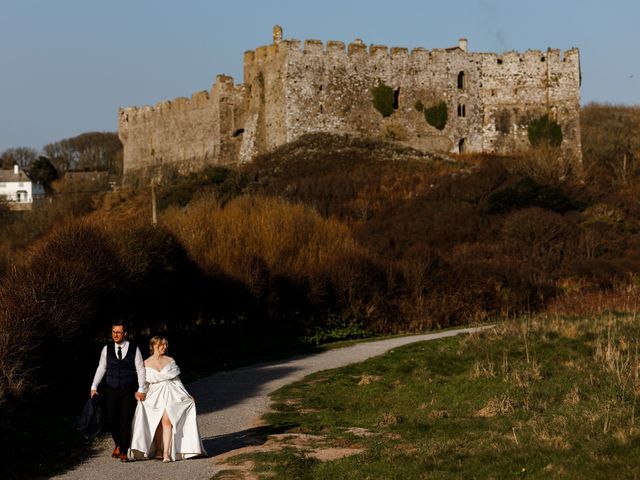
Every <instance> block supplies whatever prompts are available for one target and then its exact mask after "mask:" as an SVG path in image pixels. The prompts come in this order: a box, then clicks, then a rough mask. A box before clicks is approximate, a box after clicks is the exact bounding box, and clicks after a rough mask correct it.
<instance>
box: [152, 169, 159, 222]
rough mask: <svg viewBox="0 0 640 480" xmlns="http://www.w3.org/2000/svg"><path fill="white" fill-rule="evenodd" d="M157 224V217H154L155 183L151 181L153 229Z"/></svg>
mask: <svg viewBox="0 0 640 480" xmlns="http://www.w3.org/2000/svg"><path fill="white" fill-rule="evenodd" d="M157 223H158V217H157V215H156V182H155V180H154V179H153V178H152V179H151V224H152V225H153V226H154V227H155V226H156V224H157Z"/></svg>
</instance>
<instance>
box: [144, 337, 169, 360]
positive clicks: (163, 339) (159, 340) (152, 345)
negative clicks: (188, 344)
mask: <svg viewBox="0 0 640 480" xmlns="http://www.w3.org/2000/svg"><path fill="white" fill-rule="evenodd" d="M161 343H166V344H167V348H169V340H167V337H163V336H161V335H156V336H155V337H153V338H152V339H151V340H149V354H150V355H153V349H154V348H155V346H156V345H160V344H161Z"/></svg>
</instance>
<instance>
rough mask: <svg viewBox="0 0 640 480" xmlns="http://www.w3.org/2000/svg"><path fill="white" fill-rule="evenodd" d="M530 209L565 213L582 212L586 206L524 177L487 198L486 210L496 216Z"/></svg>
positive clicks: (561, 192) (559, 190)
mask: <svg viewBox="0 0 640 480" xmlns="http://www.w3.org/2000/svg"><path fill="white" fill-rule="evenodd" d="M530 207H540V208H544V209H546V210H551V211H553V212H558V213H565V212H568V211H571V210H582V209H584V208H585V207H586V204H585V203H584V202H581V201H579V200H576V199H573V198H571V197H569V196H568V195H566V194H565V193H564V192H563V191H562V190H561V189H560V188H557V187H551V186H544V185H540V184H538V183H537V182H535V181H534V180H532V179H531V178H529V177H524V178H522V179H521V180H519V181H518V182H516V183H515V184H514V185H511V186H507V187H504V188H501V189H499V190H496V191H495V192H493V193H491V194H490V195H489V196H488V197H487V200H486V205H485V210H486V211H487V212H488V213H493V214H496V213H506V212H509V211H511V210H517V209H521V208H530Z"/></svg>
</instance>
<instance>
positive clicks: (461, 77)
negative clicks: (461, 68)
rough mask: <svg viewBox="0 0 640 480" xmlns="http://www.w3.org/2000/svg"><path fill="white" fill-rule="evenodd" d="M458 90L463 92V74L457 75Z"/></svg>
mask: <svg viewBox="0 0 640 480" xmlns="http://www.w3.org/2000/svg"><path fill="white" fill-rule="evenodd" d="M458 90H464V72H460V73H459V74H458Z"/></svg>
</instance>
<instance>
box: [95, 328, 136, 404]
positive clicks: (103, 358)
mask: <svg viewBox="0 0 640 480" xmlns="http://www.w3.org/2000/svg"><path fill="white" fill-rule="evenodd" d="M129 345H130V343H129V341H128V340H125V341H124V342H122V343H120V344H117V343H115V342H114V344H113V350H114V352H116V357H117V356H118V347H122V358H124V357H126V356H127V352H128V351H129ZM107 348H109V346H108V345H105V346H104V348H103V349H102V352H101V353H100V361H99V362H98V368H97V369H96V374H95V375H94V377H93V383H92V384H91V390H97V389H98V385H100V382H101V381H102V377H104V374H105V373H106V371H107ZM134 362H135V364H136V375H137V376H138V391H139V392H143V393H144V391H145V388H144V383H145V381H146V378H145V369H144V360H143V359H142V354H141V353H140V349H139V348H136V356H135V359H134Z"/></svg>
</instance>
